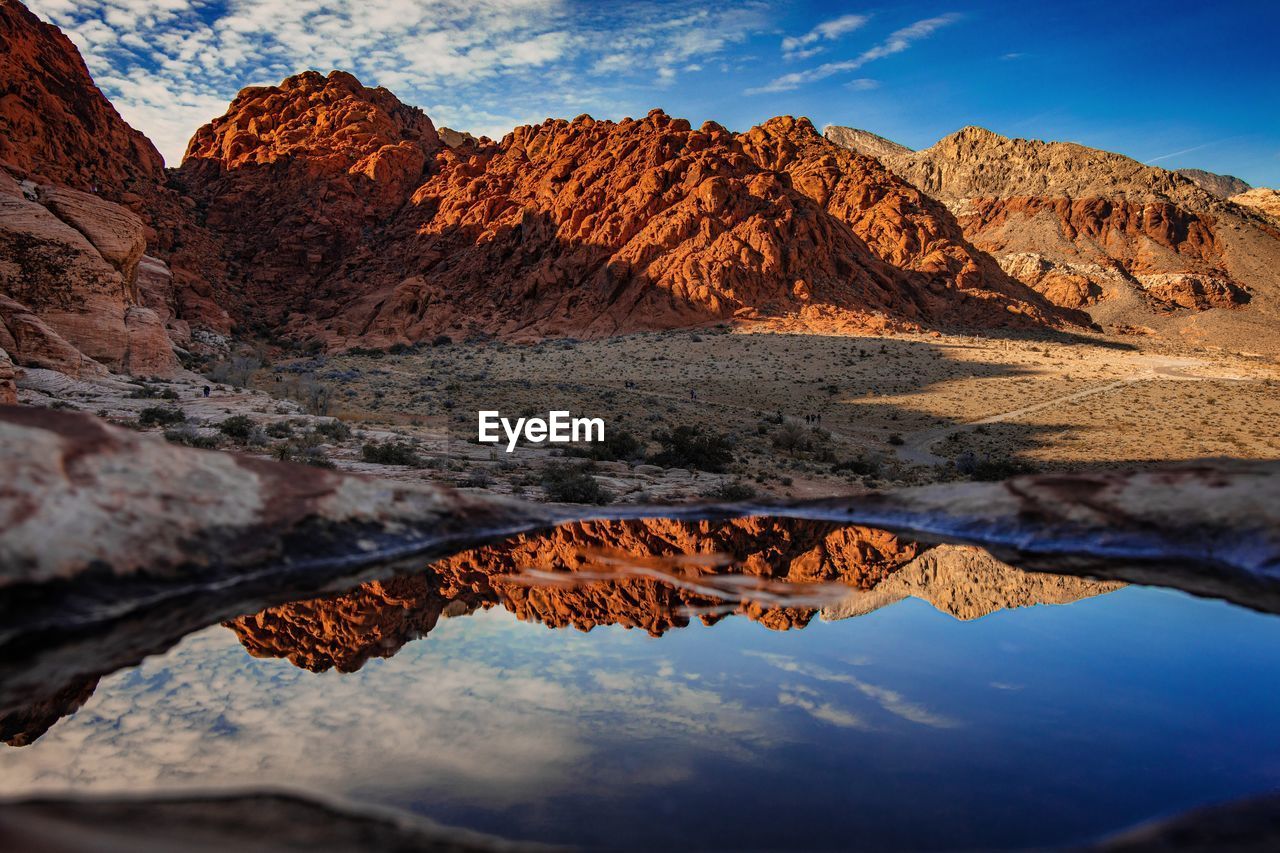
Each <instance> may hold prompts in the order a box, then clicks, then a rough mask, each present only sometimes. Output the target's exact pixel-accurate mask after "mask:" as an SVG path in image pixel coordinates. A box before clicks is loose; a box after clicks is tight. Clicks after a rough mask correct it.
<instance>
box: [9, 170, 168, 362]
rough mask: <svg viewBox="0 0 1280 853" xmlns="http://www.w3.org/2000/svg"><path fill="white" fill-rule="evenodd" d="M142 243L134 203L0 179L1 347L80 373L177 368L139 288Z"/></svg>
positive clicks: (14, 354) (15, 356) (28, 359)
mask: <svg viewBox="0 0 1280 853" xmlns="http://www.w3.org/2000/svg"><path fill="white" fill-rule="evenodd" d="M0 178H7V176H5V175H4V173H3V171H2V170H0ZM145 248H146V239H145V236H144V224H143V222H142V220H141V219H139V218H138V217H137V216H136V215H135V214H133V213H132V212H131V211H129V210H128V209H127V208H124V207H121V206H120V205H117V204H113V203H111V202H109V201H106V200H104V199H102V198H101V197H99V196H97V195H93V194H91V193H83V192H79V191H77V190H71V189H67V188H65V187H52V186H47V185H34V184H32V183H31V182H30V181H28V182H26V183H25V184H24V185H22V186H20V185H18V184H17V183H16V182H14V181H12V180H8V181H7V183H3V184H0V347H3V348H4V349H6V350H8V351H9V354H10V356H11V357H12V358H13V359H14V361H16V362H17V363H18V364H20V365H26V366H32V367H47V368H52V369H55V370H59V371H62V372H63V373H67V374H69V375H73V376H81V375H92V374H101V373H103V372H105V371H104V370H103V367H111V368H114V369H116V370H120V371H125V372H132V373H135V374H138V375H143V376H172V375H173V374H174V373H175V372H176V371H177V370H178V369H179V366H178V361H177V357H176V356H175V354H174V351H173V347H172V344H171V343H170V340H169V338H168V336H167V334H166V332H165V329H164V326H163V325H162V323H161V321H160V319H159V317H158V316H157V315H156V314H155V312H153V311H152V310H151V309H149V308H147V307H146V306H145V305H144V304H143V303H142V300H141V297H140V294H139V290H138V282H137V279H138V266H139V263H140V262H141V260H142V255H143V251H144V250H145Z"/></svg>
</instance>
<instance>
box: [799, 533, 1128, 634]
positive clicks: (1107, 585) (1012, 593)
mask: <svg viewBox="0 0 1280 853" xmlns="http://www.w3.org/2000/svg"><path fill="white" fill-rule="evenodd" d="M1123 586H1125V584H1124V583H1122V582H1120V581H1101V580H1092V579H1090V578H1083V577H1073V576H1070V575H1054V574H1047V573H1041V572H1024V571H1022V570H1021V569H1015V568H1014V567H1013V566H1010V565H1008V564H1006V563H1002V562H1000V561H999V560H997V559H996V558H995V557H992V556H991V555H990V554H988V553H987V552H986V551H984V550H983V549H981V548H975V547H973V546H971V545H938V546H936V547H934V548H930V549H929V550H927V551H925V552H924V553H923V554H920V555H919V556H918V557H916V558H915V559H914V560H912V561H911V562H909V563H907V564H906V565H905V566H902V567H901V568H899V569H898V570H897V571H895V572H894V573H893V574H891V575H890V576H889V577H888V578H886V579H885V580H883V581H881V582H880V583H879V584H877V585H876V586H874V587H872V588H871V589H869V590H854V591H852V592H851V593H850V594H849V595H848V596H847V597H846V598H844V599H843V600H841V601H840V602H838V603H836V604H833V605H830V606H828V607H824V608H823V610H822V618H823V619H824V620H827V621H833V620H837V619H848V618H851V617H854V616H865V615H866V614H868V613H872V612H874V611H876V610H879V609H881V608H882V607H887V606H889V605H890V604H895V603H897V602H899V601H902V600H903V599H905V598H918V599H920V600H921V601H925V602H928V603H929V604H930V605H932V606H933V607H934V608H935V609H936V610H938V611H940V612H942V613H946V614H949V615H951V616H954V617H955V618H956V619H960V620H966V621H967V620H970V619H980V618H982V617H983V616H986V615H988V614H991V613H995V612H996V611H998V610H1011V609H1013V608H1017V607H1031V606H1034V605H1037V604H1070V603H1071V602H1073V601H1079V600H1080V599H1083V598H1091V597H1093V596H1095V595H1105V594H1106V593H1108V592H1114V591H1115V590H1117V589H1120V588H1121V587H1123Z"/></svg>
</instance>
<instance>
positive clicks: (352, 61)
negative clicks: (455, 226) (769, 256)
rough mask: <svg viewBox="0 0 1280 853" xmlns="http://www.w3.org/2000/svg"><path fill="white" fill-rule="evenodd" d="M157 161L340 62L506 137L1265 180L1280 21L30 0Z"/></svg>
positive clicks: (1033, 6)
mask: <svg viewBox="0 0 1280 853" xmlns="http://www.w3.org/2000/svg"><path fill="white" fill-rule="evenodd" d="M29 5H30V6H31V7H32V8H33V9H34V10H35V11H36V12H37V13H38V14H40V15H41V16H42V17H44V18H45V19H46V20H50V21H53V22H54V23H56V24H58V25H59V26H61V27H62V28H63V29H64V30H65V31H67V33H68V34H69V35H71V37H72V38H73V40H74V41H75V42H76V43H77V45H78V46H79V47H80V49H81V51H82V52H83V53H84V54H85V58H86V61H87V62H88V64H89V67H90V70H91V71H92V72H93V74H94V77H95V79H96V80H97V81H98V83H99V85H100V86H101V87H102V88H103V89H104V91H106V93H107V94H108V96H109V97H111V98H112V100H113V101H115V102H116V105H117V107H118V108H119V109H120V111H121V112H122V113H123V114H124V116H125V118H126V119H128V120H129V121H130V122H131V123H133V124H134V125H135V126H137V127H138V128H139V129H141V130H143V131H144V132H146V133H147V134H148V135H149V136H150V137H151V138H152V139H153V140H154V141H155V142H156V144H157V145H158V147H159V148H160V149H161V151H162V153H164V154H165V156H166V159H167V160H168V161H169V162H170V163H171V164H174V163H176V161H177V160H178V158H179V157H180V156H181V151H182V149H183V147H184V146H185V142H186V140H187V139H188V138H189V137H190V135H191V133H192V132H193V131H194V130H195V129H196V127H198V126H199V125H200V124H202V123H204V122H205V121H207V120H208V119H210V118H212V117H213V116H215V115H218V114H220V113H221V112H223V110H224V109H225V106H226V103H227V101H228V100H230V98H231V97H232V96H234V94H235V93H236V92H237V91H238V90H239V89H240V88H241V87H243V86H246V85H256V84H263V83H275V82H278V81H279V80H280V79H282V78H283V77H285V76H287V75H289V74H292V73H296V72H298V71H302V70H304V69H307V68H315V69H317V70H320V71H325V72H327V71H329V70H330V69H332V68H342V69H345V70H348V71H351V72H353V73H355V74H356V75H357V76H358V77H360V79H361V80H362V81H363V82H364V83H366V84H367V85H383V86H386V87H387V88H389V89H391V90H392V91H394V92H396V94H398V95H399V96H400V97H401V99H403V100H405V101H407V102H409V103H413V104H416V105H418V106H421V107H423V108H424V109H425V110H426V111H427V112H428V114H430V115H431V117H432V118H433V119H434V120H435V121H436V122H437V124H444V125H449V126H451V127H456V128H459V129H464V130H471V131H473V132H477V133H487V134H489V135H501V134H502V133H504V132H505V131H507V130H509V129H510V128H511V127H513V126H515V125H517V124H523V123H526V122H536V121H540V120H541V119H543V118H546V117H548V116H557V117H572V116H575V115H577V114H579V113H584V112H586V113H590V114H592V115H594V116H596V117H598V118H621V117H623V116H626V115H643V114H644V113H646V112H647V111H648V110H649V109H651V108H652V107H655V106H660V107H662V108H663V109H665V110H666V111H667V112H669V113H671V114H673V115H679V116H684V117H686V118H689V119H690V120H691V121H693V122H695V123H698V122H701V121H703V120H705V119H708V118H713V119H715V120H717V121H720V122H721V123H722V124H725V125H726V126H728V127H730V128H731V129H734V130H744V129H746V128H747V127H750V126H751V125H752V124H756V123H758V122H760V121H763V120H764V119H767V118H769V117H770V116H774V115H779V114H792V115H807V116H809V117H810V118H811V119H812V120H813V121H814V123H815V124H817V125H818V126H819V127H821V126H823V125H825V124H846V125H851V126H855V127H861V128H865V129H868V130H871V131H873V132H876V133H879V134H881V135H883V136H887V137H889V138H891V139H895V140H897V141H899V142H901V143H903V144H906V145H909V146H911V147H914V148H920V147H925V146H928V145H930V144H932V143H933V142H934V141H936V140H937V139H938V138H939V137H941V136H944V135H946V134H948V133H950V132H952V131H954V130H957V129H958V128H960V127H962V126H964V125H967V124H978V125H982V126H984V127H988V128H990V129H992V130H995V131H997V132H999V133H1003V134H1006V135H1009V136H1022V137H1029V138H1037V139H1065V140H1072V141H1076V142H1081V143H1084V144H1087V145H1093V146H1096V147H1100V148H1106V149H1109V150H1114V151H1120V152H1122V153H1125V154H1128V155H1130V156H1132V157H1135V158H1136V159H1139V160H1142V161H1144V162H1148V163H1152V164H1153V165H1159V166H1165V167H1168V168H1178V167H1184V166H1194V167H1199V168H1205V169H1209V170H1212V171H1217V172H1225V173H1229V174H1234V175H1237V176H1239V177H1241V178H1244V179H1245V180H1247V181H1249V182H1250V183H1253V184H1255V185H1260V186H1280V52H1278V51H1276V50H1274V49H1273V48H1268V45H1275V44H1276V43H1277V42H1280V4H1276V3H1273V2H1265V0H1251V2H1230V0H1228V2H1224V3H1219V4H1207V3H1203V2H1185V0H1165V1H1164V2H1156V1H1155V0H1137V1H1136V2H1122V3H1117V2H1115V0H1075V2H1070V0H1067V1H1066V2H1058V3H1044V4H1038V3H1033V2H1003V0H988V2H948V0H911V1H910V2H901V3H886V4H881V5H874V4H861V3H835V2H808V3H787V2H780V0H728V2H721V3H716V4H692V3H688V2H682V3H670V2H665V0H651V2H644V3H607V4H606V3H585V2H575V0H30V3H29Z"/></svg>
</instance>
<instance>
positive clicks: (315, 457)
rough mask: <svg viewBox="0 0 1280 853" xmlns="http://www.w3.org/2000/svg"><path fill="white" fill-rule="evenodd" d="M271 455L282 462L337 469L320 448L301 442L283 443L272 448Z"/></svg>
mask: <svg viewBox="0 0 1280 853" xmlns="http://www.w3.org/2000/svg"><path fill="white" fill-rule="evenodd" d="M271 454H272V455H273V456H274V457H275V458H276V459H279V460H280V461H281V462H300V463H302V464H303V465H310V466H312V467H314V468H336V467H337V466H336V465H334V464H333V460H332V459H330V458H329V457H328V456H325V454H324V451H323V450H321V449H320V447H319V446H317V445H312V444H307V443H305V442H300V441H282V442H280V443H279V444H277V445H276V446H275V447H274V448H272V451H271Z"/></svg>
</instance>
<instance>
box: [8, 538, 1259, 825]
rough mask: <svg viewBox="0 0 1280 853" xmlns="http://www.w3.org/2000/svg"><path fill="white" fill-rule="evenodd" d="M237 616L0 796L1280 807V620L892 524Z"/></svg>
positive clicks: (541, 557) (882, 814)
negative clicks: (1278, 651) (923, 537)
mask: <svg viewBox="0 0 1280 853" xmlns="http://www.w3.org/2000/svg"><path fill="white" fill-rule="evenodd" d="M1072 603H1075V604H1074V606H1069V607H1033V606H1032V605H1037V604H1054V605H1064V604H1072ZM728 617H737V618H728ZM223 624H224V625H225V626H226V627H222V626H220V625H213V626H211V627H209V628H207V629H205V630H203V631H200V632H199V633H197V634H195V635H194V636H191V637H188V638H187V639H186V640H184V641H183V642H182V643H181V644H180V645H178V646H177V647H176V648H175V649H173V650H172V651H170V652H169V653H167V654H165V655H163V656H152V657H150V658H148V659H147V660H145V661H144V662H143V663H142V664H141V665H140V666H137V667H134V668H131V669H127V670H123V671H120V672H117V673H115V674H112V675H108V676H106V677H104V678H103V679H102V680H101V683H98V679H96V678H95V679H82V680H78V681H71V682H69V683H64V684H62V685H61V686H60V689H59V692H57V693H56V694H53V693H51V694H50V695H49V696H48V697H46V698H44V699H42V700H41V701H40V702H38V703H32V704H30V705H29V706H27V707H25V708H22V709H20V710H19V711H18V712H15V713H12V714H10V715H8V716H6V717H5V718H4V721H3V725H4V730H3V733H4V735H5V736H6V738H7V739H8V740H9V742H10V743H11V744H14V745H23V744H25V746H23V748H22V749H11V750H6V751H4V752H3V753H2V754H0V795H17V794H24V795H30V794H33V793H40V792H43V793H48V794H58V795H65V794H67V793H85V792H99V793H112V794H117V793H147V792H155V791H166V792H168V791H185V790H211V789H212V790H217V791H242V790H244V789H245V788H246V786H268V787H278V786H285V787H288V788H291V789H294V790H298V791H302V792H306V793H314V794H319V795H336V796H340V797H343V798H346V799H348V800H352V801H355V802H358V803H363V804H373V805H378V806H386V807H392V808H396V809H402V810H408V811H413V812H416V813H419V814H423V815H426V816H429V817H431V818H434V819H437V820H440V821H443V822H445V823H449V824H453V825H458V826H463V827H467V828H470V829H474V830H479V831H483V832H490V833H495V834H499V835H503V836H505V837H514V838H520V839H536V840H541V841H550V842H557V843H560V842H563V843H572V844H581V845H586V846H598V847H615V846H621V847H630V848H633V849H655V848H660V847H665V846H686V847H687V846H690V845H693V846H697V847H700V848H715V847H719V848H726V849H741V848H743V847H752V846H756V847H758V846H767V847H778V848H792V847H796V846H807V845H810V844H812V845H816V846H824V845H825V846H828V847H831V846H834V847H845V846H849V845H851V844H854V843H856V844H858V845H864V846H871V847H881V848H888V847H922V846H924V847H930V846H932V847H945V846H965V847H971V848H972V847H978V848H986V847H996V846H1002V845H1023V846H1030V845H1046V844H1062V843H1070V842H1075V841H1081V840H1085V839H1089V838H1094V837H1097V836H1099V835H1101V834H1103V833H1105V832H1108V831H1113V830H1116V829H1118V828H1121V827H1123V826H1126V825H1128V824H1131V823H1133V822H1135V821H1137V820H1141V819H1144V818H1148V817H1152V816H1155V815H1160V814H1167V813H1172V812H1175V811H1179V810H1181V809H1184V808H1188V807H1191V806H1195V805H1200V804H1204V803H1208V802H1212V801H1215V800H1222V799H1227V798H1230V797H1236V796H1241V795H1245V794H1250V793H1256V792H1258V791H1262V790H1267V789H1268V788H1269V787H1273V786H1275V785H1277V784H1280V776H1277V773H1276V768H1277V767H1280V753H1277V752H1276V750H1275V749H1274V748H1271V747H1268V746H1266V745H1265V743H1266V739H1267V738H1268V737H1269V735H1270V732H1271V729H1272V726H1273V723H1274V715H1275V714H1276V713H1277V712H1280V707H1278V706H1277V698H1276V696H1275V695H1274V692H1273V691H1272V690H1271V689H1270V685H1272V684H1274V683H1275V681H1276V679H1277V678H1280V661H1278V660H1276V659H1275V657H1274V655H1272V654H1270V653H1269V651H1268V650H1269V649H1274V648H1275V647H1276V644H1277V642H1280V620H1276V619H1274V618H1273V617H1269V616H1263V615H1260V614H1255V613H1249V612H1246V611H1241V610H1239V609H1237V608H1233V607H1230V606H1228V605H1226V604H1223V603H1221V602H1209V601H1202V600H1197V599H1192V598H1189V597H1186V596H1183V595H1180V594H1177V593H1172V592H1168V591H1161V590H1153V589H1148V588H1141V587H1128V588H1125V587H1123V584H1120V583H1116V582H1110V581H1094V580H1088V579H1084V578H1078V577H1068V576H1060V575H1050V574H1042V573H1034V572H1032V573H1028V572H1023V571H1020V570H1018V569H1015V568H1013V567H1011V566H1008V565H1005V564H1003V563H1001V562H999V561H997V560H995V559H993V558H992V557H991V556H990V555H988V554H987V553H986V552H984V551H982V550H980V549H976V548H972V547H964V546H954V545H938V546H930V545H927V544H923V543H919V542H913V541H908V540H905V539H903V538H901V537H898V536H895V535H894V534H892V533H889V532H886V531H883V530H877V529H873V528H867V527H858V526H850V525H841V524H837V523H832V522H824V521H806V520H796V519H778V518H764V517H761V518H746V519H737V520H730V521H672V520H665V519H659V520H644V521H635V520H631V521H591V522H581V523H576V524H571V525H566V526H563V527H560V528H557V529H555V530H552V531H549V532H546V533H544V534H540V535H532V534H529V535H522V536H517V537H514V538H512V539H509V540H507V541H505V542H501V543H498V544H493V545H489V546H485V547H480V548H475V549H472V550H470V551H467V552H464V553H460V554H457V555H455V556H453V557H449V558H447V559H443V560H440V561H437V562H435V563H433V564H432V565H430V566H429V567H427V568H425V569H424V570H422V571H419V572H417V573H414V574H410V575H404V576H398V577H392V578H387V579H382V580H376V581H369V582H366V583H363V584H360V585H358V586H356V587H354V588H351V589H349V590H347V591H345V592H342V593H340V594H335V595H325V596H320V597H315V596H308V597H307V598H305V599H302V600H298V601H293V602H290V603H287V604H279V605H275V606H271V607H267V608H265V609H262V610H260V611H258V612H256V613H253V614H250V615H244V616H240V617H237V618H234V619H231V620H229V621H226V622H225V623H223ZM569 627H573V628H576V629H579V630H575V631H565V630H546V629H547V628H552V629H563V628H569ZM228 628H229V629H230V630H227V629H228ZM628 628H631V629H638V630H624V629H628ZM793 629H804V630H793ZM583 632H590V633H583ZM422 638H425V639H422ZM653 638H661V639H653ZM419 639H422V641H421V642H414V641H415V640H419ZM246 650H247V651H248V652H249V654H248V655H246V654H245V651H246ZM285 661H288V663H286V662H285ZM313 673H315V674H313ZM95 685H96V686H97V688H96V693H95V692H94V690H95ZM54 686H57V685H53V684H51V687H54ZM77 708H79V709H80V710H79V711H78V712H76V713H74V714H72V715H71V716H69V717H66V718H64V719H63V720H62V721H61V722H58V723H57V725H53V723H54V722H55V721H56V720H57V718H58V717H59V716H60V715H63V714H70V713H71V712H73V711H76V709H77ZM50 726H52V728H50ZM42 734H43V736H41V735H42ZM1046 768H1052V772H1048V771H1047V770H1046ZM797 826H803V827H804V831H803V834H802V835H797V834H796V833H797V830H796V827H797Z"/></svg>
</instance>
